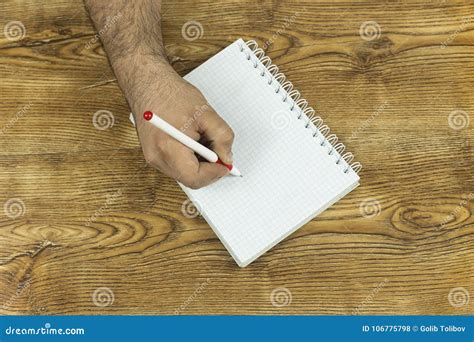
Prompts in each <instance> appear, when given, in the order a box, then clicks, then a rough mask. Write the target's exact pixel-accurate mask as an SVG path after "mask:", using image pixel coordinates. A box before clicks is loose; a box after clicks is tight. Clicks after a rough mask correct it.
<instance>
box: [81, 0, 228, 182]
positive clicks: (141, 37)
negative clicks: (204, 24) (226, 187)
mask: <svg viewBox="0 0 474 342" xmlns="http://www.w3.org/2000/svg"><path fill="white" fill-rule="evenodd" d="M85 4H86V7H87V9H88V11H89V14H90V16H91V18H92V20H93V22H94V24H95V26H96V30H97V32H98V34H99V36H100V39H101V40H102V43H103V45H104V49H105V51H106V53H107V56H108V58H109V61H110V64H111V65H112V68H113V70H114V72H115V75H116V77H117V80H118V83H119V85H120V87H121V89H122V91H123V93H124V95H125V97H126V99H127V101H128V103H129V105H130V107H131V109H132V112H133V113H134V114H135V117H136V121H137V131H138V135H139V138H140V142H141V145H142V149H143V153H144V156H145V159H146V160H147V162H148V163H149V164H150V165H152V166H154V167H156V168H157V169H159V170H161V171H162V172H164V173H165V174H167V175H169V176H171V177H173V178H175V179H177V180H178V181H180V182H181V183H183V184H184V185H186V186H189V187H192V188H199V187H202V186H205V185H207V184H210V183H212V182H214V181H216V180H217V179H219V178H220V177H222V176H224V175H226V174H227V173H228V171H227V169H226V168H225V167H224V166H221V165H218V164H214V163H207V162H201V161H199V160H198V159H197V158H196V156H195V155H194V153H193V152H192V151H190V150H189V149H188V148H186V147H185V146H183V145H182V144H180V143H179V142H177V141H175V140H174V139H172V138H170V137H168V136H167V135H166V134H165V133H163V132H161V131H159V130H157V129H156V128H154V127H150V126H151V125H149V124H147V123H145V122H144V120H143V118H142V114H143V112H144V111H146V110H151V111H153V112H155V113H157V114H158V115H160V116H161V117H162V118H163V119H165V120H166V121H168V122H169V123H170V124H172V125H173V126H175V127H176V128H178V129H181V130H182V131H183V132H184V133H185V134H187V135H189V136H190V137H192V138H193V139H195V140H202V141H203V142H206V143H207V145H208V146H209V147H210V148H212V149H213V150H214V151H215V152H216V153H217V154H218V155H219V157H220V158H221V159H222V160H223V161H224V162H226V163H232V153H231V147H232V142H233V133H232V130H231V129H230V127H229V126H228V125H227V124H226V122H225V121H224V120H223V119H222V118H220V117H219V115H218V114H217V113H216V112H215V111H214V110H213V109H212V107H211V106H210V105H209V104H208V103H207V101H206V99H205V98H204V96H203V95H202V94H201V92H200V91H199V90H198V89H197V88H195V87H194V86H192V85H191V84H189V83H188V82H186V81H185V80H183V79H182V78H181V77H180V76H179V75H178V74H177V73H176V72H175V71H174V70H173V68H172V67H171V65H170V64H169V63H168V60H167V58H166V54H165V49H164V47H163V37H162V34H161V26H160V22H161V16H160V12H161V0H136V1H129V0H111V1H103V0H85Z"/></svg>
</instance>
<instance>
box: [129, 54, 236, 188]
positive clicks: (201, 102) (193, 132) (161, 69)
mask: <svg viewBox="0 0 474 342" xmlns="http://www.w3.org/2000/svg"><path fill="white" fill-rule="evenodd" d="M147 66H148V68H147V74H148V75H149V76H147V77H145V79H144V78H143V77H140V82H141V83H142V84H146V85H147V86H146V87H139V88H142V90H141V91H140V92H139V93H135V92H134V91H131V92H129V93H130V94H131V96H129V98H128V100H129V102H130V105H131V107H132V110H133V112H134V114H135V118H136V125H137V132H138V136H139V138H140V142H141V145H142V150H143V154H144V157H145V160H146V161H147V163H148V164H149V165H151V166H153V167H155V168H157V169H159V170H160V171H162V172H163V173H165V174H166V175H168V176H170V177H172V178H174V179H176V180H177V181H179V182H180V183H182V184H183V185H185V186H187V187H190V188H193V189H196V188H200V187H203V186H206V185H208V184H211V183H213V182H214V181H216V180H218V179H219V178H221V177H223V176H225V175H227V174H228V172H229V171H228V169H227V168H226V167H225V166H222V165H219V164H216V163H209V162H206V161H201V160H199V159H198V157H196V155H195V154H194V152H193V151H192V150H190V149H189V148H187V147H186V146H184V145H183V144H181V143H180V142H179V141H177V140H175V139H174V138H172V137H170V136H169V135H167V134H166V133H164V132H162V131H161V130H159V129H157V128H156V127H154V126H152V125H150V124H149V123H147V122H146V121H145V120H144V119H143V116H142V114H143V112H145V111H147V110H150V111H153V112H154V113H156V114H157V115H159V116H160V117H161V118H162V119H164V120H165V121H166V122H168V123H169V124H171V125H172V126H174V127H176V128H177V129H179V130H180V131H181V132H183V133H184V134H186V135H188V136H190V137H191V138H193V139H194V140H197V141H200V142H201V143H202V144H204V145H206V146H208V147H209V148H210V149H211V150H213V151H214V152H216V153H217V155H218V156H219V158H220V159H221V160H222V161H223V162H224V163H226V164H232V152H231V147H232V142H233V138H234V134H233V132H232V129H231V128H230V127H229V126H228V125H227V123H226V122H225V121H224V120H223V119H222V118H221V117H220V116H219V115H218V114H217V113H216V112H215V111H214V110H213V109H212V107H211V106H210V105H209V104H208V103H207V101H206V99H205V98H204V96H203V95H202V94H201V92H200V91H199V90H198V89H197V88H196V87H194V86H193V85H191V84H190V83H188V82H186V81H185V80H184V79H182V78H181V77H180V76H179V75H178V74H177V73H176V72H175V71H174V70H173V69H172V68H171V67H170V66H169V65H167V64H166V63H163V64H162V63H160V62H157V63H147ZM150 75H153V76H151V77H150ZM134 93H135V95H133V94H134Z"/></svg>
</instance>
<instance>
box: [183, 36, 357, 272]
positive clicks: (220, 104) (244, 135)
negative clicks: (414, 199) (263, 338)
mask: <svg viewBox="0 0 474 342" xmlns="http://www.w3.org/2000/svg"><path fill="white" fill-rule="evenodd" d="M239 44H243V41H241V40H239V41H237V42H235V43H233V44H232V45H230V46H229V47H227V48H226V49H224V50H223V51H221V52H220V53H219V54H217V55H215V56H214V57H212V58H211V59H210V60H208V61H207V62H205V63H204V64H203V65H201V66H200V67H198V68H197V69H196V70H194V71H193V72H191V73H190V74H188V75H187V76H186V77H185V78H186V79H187V80H188V81H189V82H191V83H193V84H194V85H195V86H197V87H198V88H199V89H200V90H201V91H202V92H203V94H204V95H205V97H206V98H207V100H208V101H209V104H210V105H211V106H212V107H213V108H214V109H215V110H216V111H217V112H218V113H219V115H221V116H222V117H223V118H224V119H225V120H226V121H227V123H228V124H229V125H230V126H231V127H232V129H233V130H234V133H235V137H236V138H235V141H234V146H233V152H234V163H235V165H236V166H237V167H238V168H239V169H240V170H241V172H242V173H243V175H244V177H243V178H240V177H225V178H224V179H221V180H220V181H218V182H216V183H214V184H212V185H210V186H208V187H205V188H203V189H198V190H191V189H187V188H184V187H183V188H184V190H185V191H186V193H187V194H188V196H189V197H190V198H191V199H192V200H194V201H197V203H199V206H200V208H201V210H202V212H203V216H204V217H205V218H206V220H207V221H208V223H209V224H210V226H211V227H212V228H213V230H214V231H215V232H216V234H217V235H218V236H219V238H220V239H221V240H222V242H223V243H224V245H225V246H226V248H227V249H228V250H229V251H230V252H231V254H232V256H233V257H234V258H235V259H236V261H237V262H238V263H239V265H241V266H243V265H246V264H247V263H248V262H250V261H252V260H254V259H255V258H256V257H258V256H259V255H260V254H262V253H263V252H265V251H266V250H267V249H269V248H270V247H272V246H273V245H275V244H276V243H277V242H278V241H280V240H281V239H283V238H284V237H286V236H287V235H289V234H290V233H291V232H293V231H294V230H296V229H297V228H299V227H300V226H301V225H302V224H304V223H306V222H307V221H308V220H310V219H311V218H313V217H314V216H315V215H317V214H318V213H319V212H321V211H322V210H324V209H325V208H327V206H328V205H330V204H332V203H334V202H335V201H336V200H337V199H339V198H340V197H341V196H342V195H343V194H345V193H347V192H348V190H349V189H352V188H353V187H355V186H356V185H357V183H358V179H359V178H358V176H357V174H355V173H353V172H351V173H349V174H344V173H343V171H342V166H341V165H337V164H336V163H335V159H334V156H328V154H327V150H326V149H325V148H322V147H321V146H320V145H319V143H318V140H317V138H315V137H313V134H312V130H310V129H307V128H305V123H306V122H305V121H304V120H298V119H297V117H296V116H295V115H294V114H295V113H294V112H291V111H289V109H288V104H287V103H284V102H283V101H282V99H281V97H280V96H279V95H278V94H275V91H274V89H273V88H272V87H270V86H269V85H268V83H267V80H266V79H263V78H262V76H261V75H260V73H259V71H258V70H257V69H255V68H253V65H252V62H251V61H248V60H247V59H246V58H245V54H243V53H242V52H241V51H240V46H239ZM252 57H253V58H256V57H255V56H254V55H252ZM277 112H278V113H280V115H283V119H285V123H286V124H285V127H283V128H281V127H274V126H273V125H272V122H271V120H272V115H273V114H275V113H277Z"/></svg>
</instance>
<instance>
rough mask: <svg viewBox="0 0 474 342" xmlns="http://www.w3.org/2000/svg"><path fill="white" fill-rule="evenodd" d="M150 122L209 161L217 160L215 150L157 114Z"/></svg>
mask: <svg viewBox="0 0 474 342" xmlns="http://www.w3.org/2000/svg"><path fill="white" fill-rule="evenodd" d="M149 122H150V123H151V124H152V125H154V126H156V127H157V128H159V129H161V130H162V131H163V132H165V133H167V134H169V135H170V136H172V137H173V138H175V139H176V140H178V141H179V142H180V143H182V144H183V145H185V146H186V147H189V148H190V149H191V150H193V151H194V152H196V153H197V154H199V155H200V156H201V157H203V158H204V159H206V160H207V161H209V162H212V163H215V162H216V161H217V159H218V156H217V154H216V153H215V152H213V151H211V150H210V149H208V148H207V147H205V146H203V145H201V144H200V143H198V142H197V141H196V140H193V139H192V138H191V137H189V136H187V135H186V134H184V133H183V132H181V131H180V130H178V129H177V128H175V127H173V126H171V125H170V124H169V123H167V122H166V121H165V120H163V119H161V118H160V117H158V116H157V115H153V116H152V118H151V120H150V121H149Z"/></svg>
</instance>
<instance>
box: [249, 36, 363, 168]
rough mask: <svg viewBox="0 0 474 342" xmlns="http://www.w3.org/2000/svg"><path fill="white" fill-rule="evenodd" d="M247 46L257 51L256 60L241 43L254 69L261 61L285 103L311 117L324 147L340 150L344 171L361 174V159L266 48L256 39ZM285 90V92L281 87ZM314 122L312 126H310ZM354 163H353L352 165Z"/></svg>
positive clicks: (262, 72) (265, 74) (263, 72)
mask: <svg viewBox="0 0 474 342" xmlns="http://www.w3.org/2000/svg"><path fill="white" fill-rule="evenodd" d="M245 45H246V46H247V47H248V48H249V49H250V51H252V52H253V55H254V56H255V57H256V59H252V54H251V53H250V52H249V51H247V49H245V48H244V45H243V44H242V45H240V51H241V52H242V53H244V55H245V57H246V59H247V60H248V61H250V62H252V65H253V67H254V68H256V69H257V68H258V62H257V60H259V61H260V62H261V63H262V64H263V66H264V67H265V68H261V69H260V76H262V77H266V78H267V83H268V85H273V83H274V82H275V81H276V82H275V83H276V86H275V93H276V94H280V96H281V99H282V101H283V102H286V103H289V105H290V108H289V110H290V111H294V110H295V107H296V106H298V108H299V109H300V112H299V113H298V116H297V118H298V119H299V120H302V119H303V117H305V118H306V119H307V122H306V124H305V127H306V128H308V129H309V128H313V137H316V136H318V138H319V144H320V145H321V146H322V147H327V150H328V151H327V152H328V155H330V156H332V155H334V151H336V152H337V156H336V155H335V156H336V159H335V160H336V164H338V165H339V164H340V163H341V161H342V160H344V161H345V162H346V164H347V166H345V167H344V173H349V170H350V169H352V170H353V171H354V172H356V173H359V171H360V170H361V169H362V164H361V163H359V162H353V163H352V161H353V159H354V155H353V154H352V153H351V152H346V153H344V150H345V149H346V146H345V145H344V144H343V143H341V142H338V137H337V135H335V134H329V132H330V129H329V127H328V126H327V125H325V124H324V121H323V119H322V118H321V117H320V116H318V115H316V111H315V110H314V109H313V108H312V107H310V106H309V104H308V101H306V100H305V99H303V98H301V93H300V92H299V91H298V90H296V89H293V83H291V82H290V81H289V80H287V79H286V76H285V75H284V74H283V73H281V72H279V70H278V67H277V66H276V65H275V64H272V60H271V59H270V57H268V56H266V55H265V51H263V50H262V49H261V48H259V47H258V44H257V42H256V41H255V40H250V41H248V42H245ZM282 89H283V90H284V92H281V90H282ZM311 125H312V127H310V126H311ZM351 163H352V164H351Z"/></svg>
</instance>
